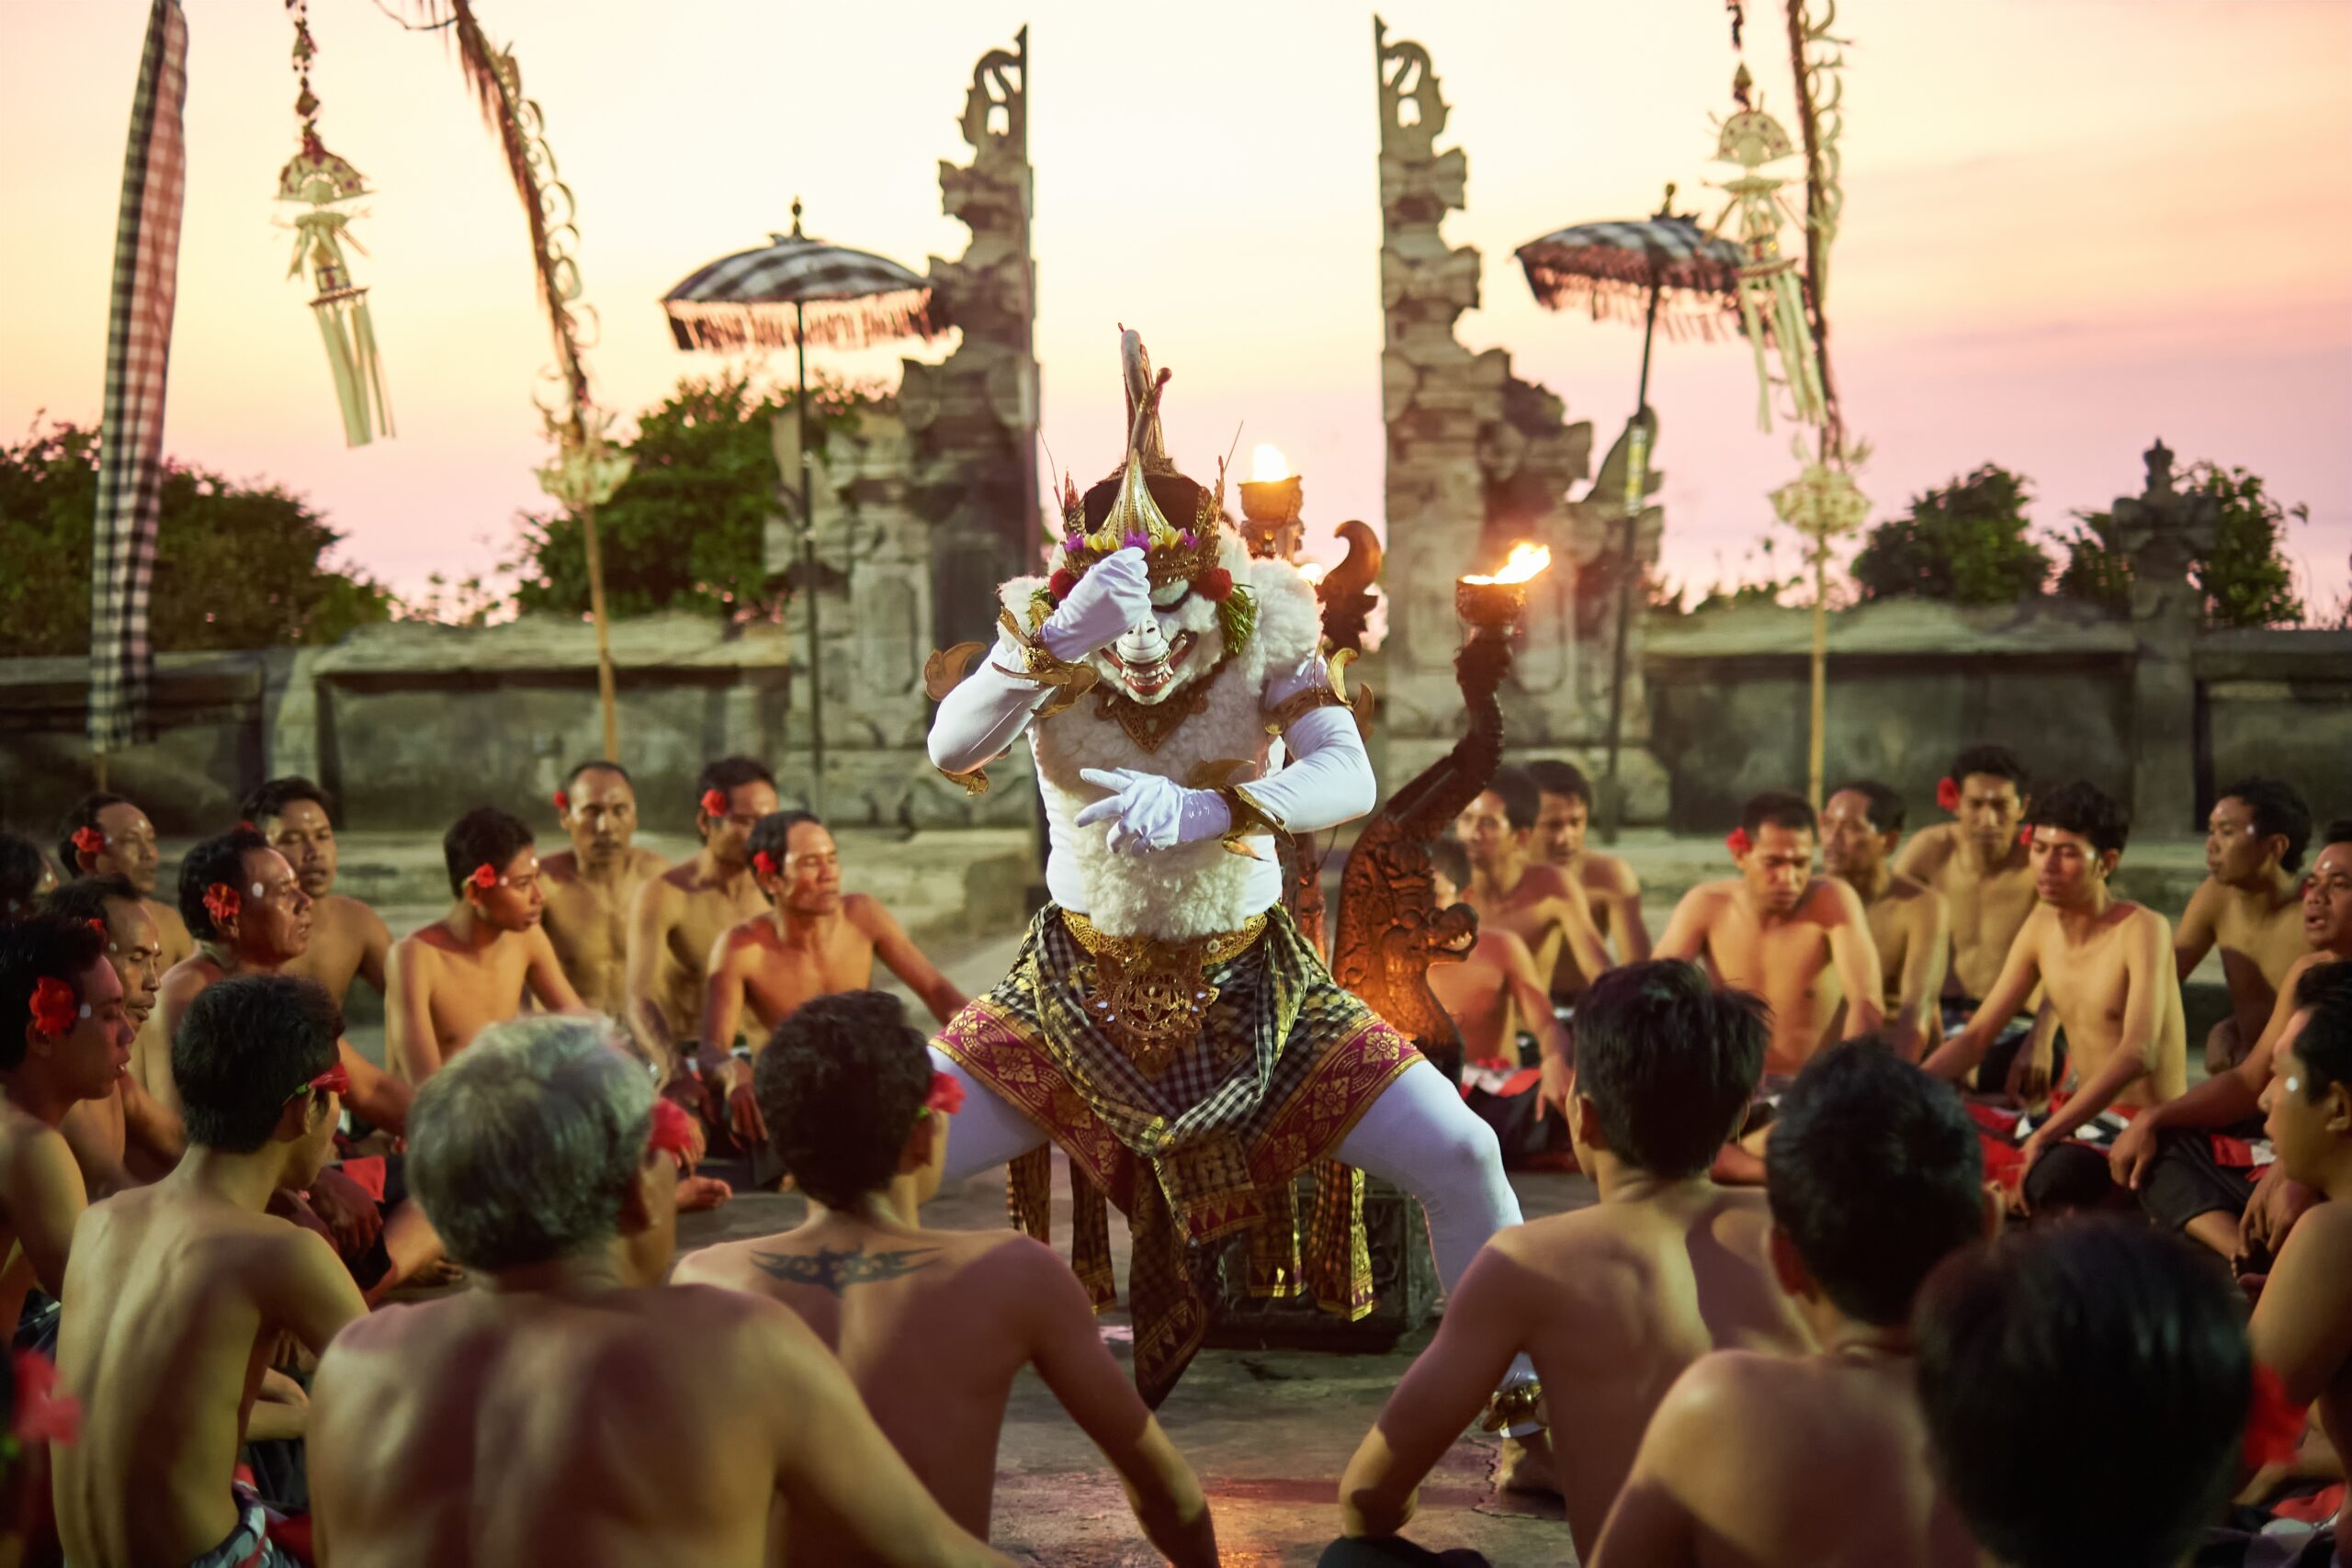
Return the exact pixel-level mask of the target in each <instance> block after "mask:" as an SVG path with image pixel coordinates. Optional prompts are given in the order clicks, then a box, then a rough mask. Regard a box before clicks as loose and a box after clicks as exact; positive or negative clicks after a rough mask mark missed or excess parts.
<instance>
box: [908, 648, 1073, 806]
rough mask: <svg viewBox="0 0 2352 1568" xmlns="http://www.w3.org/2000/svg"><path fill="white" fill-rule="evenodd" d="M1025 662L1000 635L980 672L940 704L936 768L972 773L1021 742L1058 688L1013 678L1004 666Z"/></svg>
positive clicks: (935, 723) (934, 737) (934, 725)
mask: <svg viewBox="0 0 2352 1568" xmlns="http://www.w3.org/2000/svg"><path fill="white" fill-rule="evenodd" d="M1020 664H1021V652H1020V650H1019V649H1015V648H1013V647H1012V645H1011V641H1010V639H1009V638H1007V637H1005V636H1004V635H1003V634H1002V633H1001V632H1000V633H999V634H998V636H997V640H996V643H995V645H994V646H993V647H991V648H990V649H989V652H988V657H987V659H986V660H984V661H983V662H982V663H981V664H980V666H979V668H978V669H977V670H974V671H972V672H971V673H970V674H969V675H967V676H966V677H965V678H964V680H963V682H961V683H960V684H958V685H957V686H956V689H955V690H954V691H952V692H950V693H948V694H946V695H945V696H944V697H942V698H941V699H940V700H939V712H938V713H937V714H936V715H935V716H933V718H932V721H931V740H930V750H931V761H932V765H933V767H936V768H938V769H939V770H940V771H941V772H943V773H970V772H971V771H972V770H973V769H974V768H978V767H981V766H983V765H985V764H986V763H988V762H989V761H992V760H994V759H995V758H996V757H997V756H998V754H1000V753H1001V752H1002V751H1003V750H1004V749H1005V748H1006V747H1008V746H1010V745H1012V743H1013V742H1014V741H1015V740H1018V739H1020V738H1021V732H1022V731H1023V729H1025V728H1028V726H1029V720H1030V719H1031V718H1032V717H1034V716H1035V714H1036V712H1037V710H1038V709H1039V708H1040V707H1042V706H1044V705H1045V702H1046V698H1047V697H1048V696H1050V695H1051V694H1053V688H1052V687H1051V686H1043V685H1039V684H1038V683H1037V682H1034V681H1028V680H1024V679H1023V678H1022V677H1021V676H1018V675H1008V674H1006V673H1005V671H1004V670H1003V669H1001V668H999V666H1005V667H1007V668H1017V667H1018V666H1019V665H1020Z"/></svg>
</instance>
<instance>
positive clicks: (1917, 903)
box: [1821, 779, 1951, 1062]
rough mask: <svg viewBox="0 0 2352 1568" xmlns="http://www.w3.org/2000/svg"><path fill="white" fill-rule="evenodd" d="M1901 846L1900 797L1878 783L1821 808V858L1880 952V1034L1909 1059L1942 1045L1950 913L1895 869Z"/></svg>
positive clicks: (1864, 782) (1843, 790) (1838, 793)
mask: <svg viewBox="0 0 2352 1568" xmlns="http://www.w3.org/2000/svg"><path fill="white" fill-rule="evenodd" d="M1902 841H1903V797H1902V796H1901V795H1897V794H1895V793H1894V790H1893V789H1892V788H1891V787H1889V786H1888V785H1886V784H1881V783H1879V782H1878V781H1877V780H1875V779H1857V780H1855V781H1854V782H1853V783H1851V784H1840V785H1838V788H1837V789H1836V790H1835V791H1833V792H1832V793H1831V795H1830V796H1829V799H1828V801H1827V802H1826V804H1824V805H1823V807H1822V808H1821V858H1822V862H1823V863H1824V864H1825V865H1826V866H1827V867H1828V870H1829V874H1830V875H1832V876H1834V877H1837V878H1838V880H1839V881H1841V882H1843V883H1845V884H1846V886H1849V887H1850V888H1852V889H1853V890H1854V896H1855V897H1858V898H1860V900H1861V901H1862V914H1863V916H1864V918H1865V919H1868V920H1869V921H1870V928H1871V945H1872V946H1873V947H1875V948H1877V949H1878V965H1879V982H1880V986H1881V987H1882V992H1883V1001H1884V1004H1885V1010H1886V1015H1887V1016H1886V1022H1885V1024H1884V1026H1883V1032H1884V1033H1885V1035H1886V1037H1887V1041H1888V1043H1890V1044H1892V1045H1893V1046H1894V1049H1895V1051H1896V1052H1897V1053H1898V1054H1899V1055H1901V1056H1902V1057H1903V1059H1904V1060H1905V1061H1906V1062H1916V1061H1917V1060H1918V1059H1919V1058H1920V1056H1921V1055H1924V1054H1925V1053H1926V1051H1927V1049H1928V1046H1930V1045H1932V1044H1935V1043H1939V1042H1940V1041H1941V1040H1942V1038H1943V1031H1942V1029H1941V1027H1940V1024H1941V1021H1942V1014H1941V1005H1942V999H1943V988H1944V971H1945V968H1946V966H1947V965H1948V964H1950V962H1951V908H1950V907H1949V906H1947V905H1946V904H1945V902H1944V896H1943V895H1942V894H1940V893H1939V892H1937V891H1936V890H1935V889H1934V888H1932V887H1930V886H1928V885H1927V884H1926V883H1924V882H1919V881H1916V880H1914V879H1913V878H1911V877H1908V876H1905V875H1904V874H1901V873H1900V872H1897V871H1895V870H1894V869H1893V868H1892V867H1891V866H1890V865H1888V861H1890V860H1891V859H1892V858H1893V857H1894V850H1895V846H1896V845H1897V844H1899V843H1901V842H1902Z"/></svg>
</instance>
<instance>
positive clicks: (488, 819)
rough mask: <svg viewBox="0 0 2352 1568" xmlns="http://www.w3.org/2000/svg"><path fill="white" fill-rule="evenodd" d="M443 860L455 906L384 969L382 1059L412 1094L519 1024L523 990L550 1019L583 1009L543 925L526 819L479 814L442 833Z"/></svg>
mask: <svg viewBox="0 0 2352 1568" xmlns="http://www.w3.org/2000/svg"><path fill="white" fill-rule="evenodd" d="M441 858H442V860H443V862H444V863H446V865H447V871H448V874H449V891H450V893H451V894H452V895H453V896H454V899H455V901H454V902H453V903H451V905H450V906H449V912H448V913H447V914H446V915H444V916H442V917H441V918H440V919H437V920H435V921H434V922H433V923H432V924H431V925H429V926H425V927H423V928H422V929H420V930H418V931H415V932H413V933H412V934H411V935H408V936H404V937H402V938H401V940H400V941H399V942H395V943H393V944H392V956H391V963H390V965H389V966H388V975H389V984H390V989H389V990H388V991H387V992H386V993H385V997H384V1055H385V1059H386V1060H387V1061H388V1062H390V1064H391V1067H392V1070H393V1071H394V1072H396V1073H398V1074H399V1075H400V1076H401V1080H402V1081H403V1082H405V1083H407V1084H408V1085H410V1086H411V1087H412V1088H413V1087H414V1086H416V1085H418V1084H421V1083H423V1082H424V1080H425V1079H427V1078H429V1077H432V1076H433V1075H434V1074H435V1073H436V1072H438V1071H440V1069H441V1066H442V1064H443V1063H445V1062H447V1060H449V1058H451V1057H452V1056H455V1055H457V1054H458V1052H460V1051H462V1050H464V1049H465V1048H466V1047H467V1046H468V1045H469V1044H471V1043H473V1038H474V1036H475V1035H477V1034H479V1033H481V1032H482V1031H483V1030H485V1029H487V1028H489V1027H490V1026H491V1025H492V1024H493V1023H503V1022H504V1021H506V1020H508V1019H510V1018H513V1017H514V1016H515V1014H516V1013H517V1012H519V1011H520V1010H522V1007H523V998H524V995H525V993H526V991H527V992H528V993H529V994H530V995H531V996H532V997H535V998H537V1000H538V1003H539V1006H540V1007H541V1008H542V1009H544V1010H547V1011H549V1012H580V1011H582V1010H584V1004H583V1003H582V1001H581V1000H580V996H579V993H578V992H576V991H574V990H573V989H572V988H571V981H570V980H567V979H566V978H564V975H563V966H562V965H561V964H558V963H557V962H556V956H555V948H554V945H553V944H552V943H550V942H548V933H547V931H545V930H544V929H543V928H542V927H541V926H540V923H539V918H540V915H541V914H542V912H543V911H544V910H545V909H546V908H547V896H546V894H545V892H544V891H543V890H542V888H541V887H540V885H539V857H538V855H537V852H534V851H533V849H532V847H531V829H529V828H528V827H526V825H525V824H524V822H523V820H522V818H518V817H513V816H510V815H508V814H507V813H505V812H503V811H501V810H499V809H498V808H497V807H492V806H481V807H475V808H474V809H473V810H471V811H469V812H467V813H466V814H465V815H464V816H463V817H460V818H458V820H457V821H456V822H455V823H454V824H452V825H451V827H450V829H449V831H448V832H447V833H446V834H445V835H443V837H442V840H441Z"/></svg>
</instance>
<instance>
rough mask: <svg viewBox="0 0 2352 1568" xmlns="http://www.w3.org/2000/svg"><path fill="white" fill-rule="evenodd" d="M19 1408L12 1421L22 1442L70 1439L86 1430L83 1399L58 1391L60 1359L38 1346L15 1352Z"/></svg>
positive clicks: (11, 1426)
mask: <svg viewBox="0 0 2352 1568" xmlns="http://www.w3.org/2000/svg"><path fill="white" fill-rule="evenodd" d="M15 1361H16V1372H17V1410H16V1414H15V1416H12V1417H11V1418H10V1420H9V1423H8V1430H9V1433H10V1435H12V1436H13V1437H15V1438H16V1439H17V1441H18V1442H20V1443H28V1444H29V1443H70V1442H72V1441H74V1439H75V1438H78V1437H80V1436H81V1434H82V1402H81V1401H80V1400H78V1399H75V1398H74V1396H73V1395H72V1394H70V1393H58V1392H57V1363H56V1362H55V1361H52V1360H51V1359H49V1358H48V1357H47V1356H44V1355H42V1354H41V1353H40V1351H38V1350H19V1351H17V1353H16V1356H15Z"/></svg>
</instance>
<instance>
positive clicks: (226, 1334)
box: [54, 851, 367, 1568]
mask: <svg viewBox="0 0 2352 1568" xmlns="http://www.w3.org/2000/svg"><path fill="white" fill-rule="evenodd" d="M266 852H267V853H270V854H272V855H275V854H276V852H275V851H266ZM298 891H299V889H298ZM342 1032H343V1019H342V1016H341V1014H340V1013H338V1012H337V1011H336V1010H335V1006H334V1002H333V1001H332V1000H331V999H329V998H328V997H327V994H326V993H325V991H323V990H322V989H321V988H320V987H318V986H317V985H316V984H315V983H313V982H311V981H309V980H298V979H294V978H292V977H290V976H283V975H238V976H230V977H229V978H226V979H223V980H221V981H220V982H219V983H217V984H215V985H211V986H208V987H205V989H204V991H203V993H202V994H201V995H199V996H198V997H197V998H196V999H195V1000H194V1002H192V1003H191V1004H190V1005H189V1007H188V1009H187V1017H186V1018H185V1020H183V1021H182V1023H181V1025H180V1028H179V1030H178V1032H177V1033H176V1034H175V1036H174V1038H173V1042H172V1068H173V1078H174V1081H175V1082H176V1083H177V1084H178V1085H179V1086H180V1094H181V1102H182V1104H183V1105H184V1107H185V1108H186V1116H187V1133H188V1145H189V1147H188V1152H187V1157H186V1158H185V1159H183V1160H181V1161H180V1163H179V1166H178V1168H176V1169H175V1170H174V1171H173V1172H172V1174H171V1175H169V1176H167V1177H165V1178H164V1179H163V1180H161V1181H158V1182H155V1183H154V1184H153V1185H152V1186H147V1187H136V1188H132V1189H131V1190H129V1191H127V1192H121V1193H118V1194H116V1195H115V1196H114V1197H112V1198H109V1199H107V1201H104V1202H102V1203H99V1204H97V1205H96V1207H94V1208H92V1209H91V1210H90V1211H89V1213H87V1214H85V1216H83V1220H82V1224H81V1227H80V1229H79V1230H78V1231H76V1232H75V1235H74V1258H73V1263H72V1265H71V1267H70V1268H69V1269H68V1270H67V1272H66V1276H65V1291H64V1300H65V1308H64V1314H63V1318H62V1324H61V1327H60V1332H59V1337H58V1343H57V1364H58V1371H59V1375H60V1377H61V1379H62V1382H64V1384H65V1386H66V1387H67V1388H69V1389H71V1390H72V1391H73V1392H74V1395H75V1396H76V1397H77V1398H79V1399H80V1400H81V1402H82V1408H83V1423H82V1433H81V1438H80V1440H79V1441H78V1442H76V1443H74V1444H73V1445H70V1446H67V1447H62V1448H60V1449H58V1450H56V1461H55V1462H56V1466H57V1471H56V1483H55V1486H54V1495H55V1498H56V1503H57V1518H58V1527H59V1531H60V1533H61V1534H62V1537H63V1539H64V1546H65V1554H66V1557H67V1558H68V1559H69V1560H70V1561H72V1562H76V1563H89V1564H97V1565H101V1568H111V1565H118V1564H134V1563H183V1562H186V1563H198V1564H205V1565H208V1568H209V1565H214V1564H218V1565H220V1568H230V1565H232V1564H234V1565H237V1568H244V1565H248V1564H261V1565H268V1568H275V1565H277V1564H281V1563H290V1562H292V1561H293V1559H292V1558H291V1557H289V1556H288V1555H286V1554H284V1552H283V1551H281V1549H280V1548H278V1547H277V1546H276V1545H274V1544H273V1543H272V1542H271V1541H270V1540H269V1539H268V1535H269V1529H270V1526H271V1523H272V1521H271V1519H270V1517H269V1516H268V1514H267V1513H266V1510H265V1509H264V1508H263V1506H262V1504H261V1501H260V1499H259V1498H258V1497H257V1496H256V1495H254V1493H253V1491H252V1490H251V1489H250V1488H248V1487H246V1486H244V1485H243V1484H241V1483H238V1482H236V1481H235V1480H234V1479H233V1472H234V1469H235V1466H236V1463H237V1450H238V1449H239V1447H240V1445H242V1444H243V1442H244V1441H246V1439H247V1438H258V1437H264V1436H271V1437H293V1436H300V1433H301V1431H302V1424H303V1408H302V1406H301V1405H300V1404H294V1403H275V1404H265V1405H262V1406H260V1407H258V1408H257V1407H256V1404H255V1393H256V1390H257V1389H258V1388H259V1387H260V1385H261V1382H262V1379H263V1374H264V1369H266V1367H267V1366H268V1365H269V1361H270V1358H271V1356H272V1354H273V1352H274V1351H275V1350H276V1348H277V1344H278V1342H279V1340H280V1338H281V1337H284V1336H291V1337H292V1338H293V1339H294V1340H295V1341H296V1342H297V1343H299V1344H300V1346H301V1347H302V1348H304V1349H305V1350H307V1351H309V1352H310V1353H311V1354H312V1355H317V1354H318V1353H320V1352H321V1351H323V1350H324V1349H325V1348H327V1342H328V1341H329V1340H331V1339H333V1338H334V1337H335V1335H336V1333H337V1332H338V1331H340V1330H341V1329H342V1328H343V1327H344V1325H346V1324H348V1323H351V1322H353V1321H354V1320H356V1319H357V1318H360V1317H362V1316H364V1315H365V1314H366V1313H367V1304H366V1303H365V1302H363V1301H362V1300H361V1299H360V1294H359V1290H358V1287H357V1286H356V1285H355V1284H354V1283H353V1282H352V1279H351V1276H350V1275H349V1274H348V1273H347V1272H345V1269H344V1267H343V1265H342V1264H341V1263H340V1262H338V1261H337V1260H336V1258H335V1255H334V1252H333V1251H332V1250H331V1249H330V1248H329V1247H326V1246H325V1245H323V1244H322V1242H321V1241H320V1240H319V1239H318V1238H317V1237H315V1236H313V1235H308V1234H305V1233H304V1232H303V1231H302V1230H301V1229H300V1228H299V1227H297V1226H294V1225H291V1224H287V1223H286V1222H285V1221H283V1220H280V1219H277V1218H274V1217H272V1216H271V1215H270V1214H268V1213H266V1212H265V1211H266V1207H267V1205H268V1204H269V1201H270V1200H271V1198H272V1197H273V1196H275V1195H276V1194H278V1193H281V1192H294V1191H299V1190H301V1189H303V1188H305V1187H307V1186H309V1185H310V1184H311V1181H312V1180H313V1179H316V1177H317V1176H318V1174H319V1172H320V1170H321V1169H322V1168H323V1167H324V1166H325V1164H326V1161H327V1159H328V1157H329V1156H330V1155H331V1154H332V1153H333V1152H334V1128H335V1117H336V1113H337V1111H338V1108H339V1104H340V1090H341V1089H342V1086H343V1083H344V1073H343V1070H342V1068H341V1066H339V1064H338V1062H337V1059H336V1058H337V1053H338V1049H339V1047H338V1044H337V1042H338V1039H339V1037H340V1036H341V1034H342Z"/></svg>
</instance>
